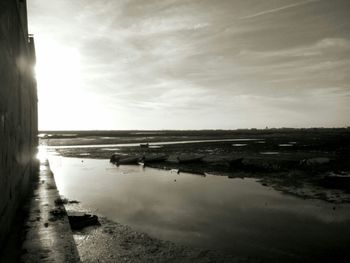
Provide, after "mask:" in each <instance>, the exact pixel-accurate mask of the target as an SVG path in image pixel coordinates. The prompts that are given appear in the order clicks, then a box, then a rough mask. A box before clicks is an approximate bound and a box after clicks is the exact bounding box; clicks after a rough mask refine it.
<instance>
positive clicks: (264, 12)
mask: <svg viewBox="0 0 350 263" xmlns="http://www.w3.org/2000/svg"><path fill="white" fill-rule="evenodd" d="M318 1H319V0H307V1H303V2H299V3H295V4H290V5H285V6H281V7H277V8H272V9H269V10H265V11H262V12H258V13H255V14H252V15H247V16H243V17H241V18H240V19H249V18H254V17H258V16H263V15H267V14H272V13H276V12H279V11H283V10H286V9H289V8H294V7H298V6H302V5H306V4H310V3H314V2H318Z"/></svg>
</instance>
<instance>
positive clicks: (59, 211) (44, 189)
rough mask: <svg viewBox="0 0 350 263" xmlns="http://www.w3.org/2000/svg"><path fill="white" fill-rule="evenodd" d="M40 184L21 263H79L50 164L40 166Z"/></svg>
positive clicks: (32, 203)
mask: <svg viewBox="0 0 350 263" xmlns="http://www.w3.org/2000/svg"><path fill="white" fill-rule="evenodd" d="M39 177H40V178H39V182H38V185H37V187H36V189H35V190H34V195H33V197H32V200H31V202H30V210H29V216H28V221H27V223H26V228H27V233H26V237H25V241H24V243H23V245H22V250H23V255H22V257H21V262H25V263H34V262H65V263H76V262H80V258H79V254H78V251H77V248H76V245H75V243H74V239H73V234H72V231H71V228H70V225H69V221H68V217H67V213H66V210H65V208H64V206H63V204H62V203H59V202H57V200H60V196H59V192H58V190H57V187H56V183H55V179H54V177H53V173H52V172H51V169H50V166H49V163H48V161H45V162H43V163H41V165H40V175H39Z"/></svg>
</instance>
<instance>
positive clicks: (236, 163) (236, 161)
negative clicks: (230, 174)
mask: <svg viewBox="0 0 350 263" xmlns="http://www.w3.org/2000/svg"><path fill="white" fill-rule="evenodd" d="M225 161H226V162H227V164H228V165H229V166H230V167H236V168H238V167H241V166H242V165H243V163H242V162H243V158H232V159H225Z"/></svg>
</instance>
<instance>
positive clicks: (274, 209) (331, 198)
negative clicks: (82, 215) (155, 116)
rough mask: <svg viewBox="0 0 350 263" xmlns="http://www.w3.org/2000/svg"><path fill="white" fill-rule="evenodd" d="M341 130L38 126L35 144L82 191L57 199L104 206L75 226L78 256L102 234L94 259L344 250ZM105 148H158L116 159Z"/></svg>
mask: <svg viewBox="0 0 350 263" xmlns="http://www.w3.org/2000/svg"><path fill="white" fill-rule="evenodd" d="M349 135H350V131H349V129H312V130H295V129H282V130H247V131H188V132H184V131H168V132H166V131H128V132H95V133H94V132H80V133H79V132H75V133H73V132H64V133H52V132H50V133H49V132H46V133H45V134H44V135H43V136H42V138H41V144H42V145H43V148H42V149H44V148H45V149H46V150H47V151H49V152H50V157H49V159H50V164H51V167H52V170H53V172H54V174H55V179H56V181H57V186H58V189H59V191H60V193H61V194H62V195H64V196H66V197H67V198H69V199H76V200H79V201H81V203H80V204H79V205H72V204H70V205H68V207H67V209H68V210H88V211H91V212H93V213H97V214H99V216H100V217H101V218H102V225H101V227H99V228H93V229H90V228H87V229H85V230H84V231H82V232H79V233H75V238H76V241H77V242H78V250H79V249H80V250H79V251H80V253H81V255H83V256H82V258H83V259H85V260H83V261H84V262H94V259H92V258H91V257H92V255H93V254H94V253H93V252H92V251H93V247H94V246H93V245H92V244H104V243H106V244H107V243H108V244H109V245H108V246H103V247H104V249H107V247H108V249H107V250H108V251H107V250H106V251H105V252H106V253H98V255H99V257H100V262H114V261H113V260H118V261H120V262H124V261H125V262H146V261H149V262H151V261H153V262H171V261H172V262H181V261H182V262H190V261H194V262H330V261H334V260H335V261H337V262H347V261H348V260H349V258H348V255H347V252H346V250H347V244H348V243H349V241H350V240H348V237H349V236H350V235H349V234H350V228H349V225H350V205H349V203H350V194H349V185H348V184H347V178H348V175H349V171H350V169H349V153H350V147H349V146H350V140H349V138H350V136H349ZM147 143H148V145H146V146H145V144H147ZM140 144H143V146H142V147H141V146H140ZM113 154H114V155H115V156H118V157H122V158H125V157H130V156H137V157H139V158H140V161H142V158H144V159H143V160H145V157H146V160H147V158H149V157H152V156H158V155H166V156H167V158H166V159H162V160H161V161H159V162H149V163H147V162H144V165H138V164H135V165H119V166H117V165H114V164H112V163H110V162H109V160H110V157H111V156H112V155H113ZM198 156H199V157H200V158H194V157H198ZM181 160H186V161H181ZM338 177H340V178H341V182H340V183H339V182H336V183H332V181H329V180H330V178H331V179H332V178H338ZM344 180H345V181H344ZM107 218H108V219H107ZM111 229H112V230H111ZM122 229H123V231H124V232H123V231H122ZM122 233H123V234H122ZM121 239H123V240H124V239H126V240H127V244H126V243H125V242H126V241H125V242H124V241H123V240H121ZM144 239H145V240H146V239H147V240H148V241H147V242H143V241H142V240H144ZM108 240H109V241H108ZM118 242H119V243H118ZM120 242H121V243H120ZM164 242H165V243H164ZM168 242H169V243H168ZM113 244H114V245H115V246H114V245H113ZM118 244H119V245H118ZM121 244H124V245H125V244H126V245H125V246H124V245H122V246H120V245H121ZM156 244H158V245H156ZM97 247H98V245H97V246H96V249H97ZM113 247H114V248H115V249H114V248H113ZM88 248H89V249H88ZM101 251H102V250H101ZM103 251H104V250H103ZM152 251H153V252H152ZM166 251H168V252H169V253H168V254H167V253H166ZM95 252H96V253H97V252H98V251H97V250H96V251H95ZM140 256H141V258H139V257H140ZM142 257H144V260H146V259H147V260H146V261H142ZM112 259H113V260H112Z"/></svg>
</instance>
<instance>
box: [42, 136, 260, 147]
mask: <svg viewBox="0 0 350 263" xmlns="http://www.w3.org/2000/svg"><path fill="white" fill-rule="evenodd" d="M248 141H256V142H261V141H263V140H260V139H244V138H242V139H220V140H192V141H191V140H186V141H169V142H150V143H148V144H149V145H150V146H159V145H172V144H188V143H202V142H207V143H210V142H248ZM130 146H140V142H138V143H118V144H87V145H54V146H47V145H42V146H41V148H43V149H44V148H45V149H70V148H105V147H130Z"/></svg>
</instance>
